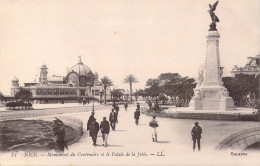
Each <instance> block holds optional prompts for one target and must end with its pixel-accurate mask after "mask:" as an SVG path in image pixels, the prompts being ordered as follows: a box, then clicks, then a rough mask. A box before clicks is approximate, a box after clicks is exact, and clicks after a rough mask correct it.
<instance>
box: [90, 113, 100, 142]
mask: <svg viewBox="0 0 260 166" xmlns="http://www.w3.org/2000/svg"><path fill="white" fill-rule="evenodd" d="M98 131H99V124H98V122H96V118H94V119H93V120H92V122H91V123H90V126H89V136H90V137H92V141H93V145H94V146H96V143H97V135H98Z"/></svg>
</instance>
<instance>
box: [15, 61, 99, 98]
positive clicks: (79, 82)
mask: <svg viewBox="0 0 260 166" xmlns="http://www.w3.org/2000/svg"><path fill="white" fill-rule="evenodd" d="M94 79H95V78H94V74H93V73H92V71H91V70H90V68H89V67H87V66H86V65H84V64H83V62H82V61H81V58H80V57H79V62H78V63H77V64H76V65H74V66H73V67H71V68H70V70H69V71H68V73H67V75H66V76H55V75H53V76H51V77H48V68H47V66H46V65H45V64H44V65H42V66H41V68H40V77H39V82H36V81H35V82H27V83H24V86H19V80H18V79H17V78H16V77H15V78H14V79H13V80H12V88H11V95H12V96H15V94H16V93H17V92H19V90H20V88H24V89H28V90H30V92H32V94H33V97H32V99H33V100H36V101H38V102H40V103H60V102H64V101H71V102H77V101H79V100H90V99H97V98H95V97H94V93H92V91H91V88H92V87H93V85H94Z"/></svg>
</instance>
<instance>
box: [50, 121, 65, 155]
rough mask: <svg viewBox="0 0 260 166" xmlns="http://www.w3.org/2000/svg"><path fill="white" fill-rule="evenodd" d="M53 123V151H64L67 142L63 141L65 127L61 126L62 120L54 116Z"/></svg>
mask: <svg viewBox="0 0 260 166" xmlns="http://www.w3.org/2000/svg"><path fill="white" fill-rule="evenodd" d="M54 123H55V127H54V129H53V133H54V140H55V145H56V148H55V151H57V152H64V147H66V148H67V149H68V147H67V144H66V142H65V129H64V127H63V122H62V121H61V120H60V119H58V118H56V120H54Z"/></svg>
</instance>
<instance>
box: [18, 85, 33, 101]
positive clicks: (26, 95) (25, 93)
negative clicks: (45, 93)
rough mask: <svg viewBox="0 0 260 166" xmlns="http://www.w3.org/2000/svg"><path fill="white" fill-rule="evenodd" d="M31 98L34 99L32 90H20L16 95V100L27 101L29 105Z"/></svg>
mask: <svg viewBox="0 0 260 166" xmlns="http://www.w3.org/2000/svg"><path fill="white" fill-rule="evenodd" d="M30 98H32V92H30V90H27V89H24V88H20V89H19V92H17V93H16V94H15V99H16V100H17V99H20V100H21V101H24V100H27V101H28V103H29V101H30Z"/></svg>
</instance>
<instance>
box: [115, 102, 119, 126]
mask: <svg viewBox="0 0 260 166" xmlns="http://www.w3.org/2000/svg"><path fill="white" fill-rule="evenodd" d="M115 110H116V123H118V113H119V106H118V104H116V109H115Z"/></svg>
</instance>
